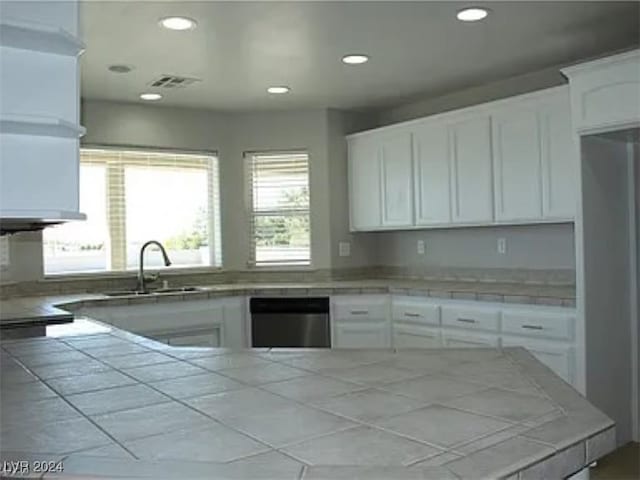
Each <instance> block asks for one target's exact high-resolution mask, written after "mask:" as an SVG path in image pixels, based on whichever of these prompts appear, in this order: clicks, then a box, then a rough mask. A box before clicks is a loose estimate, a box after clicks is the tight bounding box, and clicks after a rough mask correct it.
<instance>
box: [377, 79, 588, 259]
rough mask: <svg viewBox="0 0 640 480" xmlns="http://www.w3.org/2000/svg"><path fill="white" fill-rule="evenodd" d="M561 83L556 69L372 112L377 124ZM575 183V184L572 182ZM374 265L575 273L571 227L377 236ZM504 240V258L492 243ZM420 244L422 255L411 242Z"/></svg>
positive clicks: (422, 115) (390, 233)
mask: <svg viewBox="0 0 640 480" xmlns="http://www.w3.org/2000/svg"><path fill="white" fill-rule="evenodd" d="M564 83H566V79H565V78H564V77H563V76H562V75H561V74H560V72H559V68H556V67H554V68H548V69H545V70H542V71H538V72H533V73H529V74H526V75H520V76H517V77H512V78H508V79H505V80H501V81H497V82H493V83H488V84H485V85H480V86H477V87H474V88H469V89H467V90H463V91H460V92H456V93H453V94H450V95H445V96H442V97H436V98H421V99H420V98H419V99H414V100H413V101H411V102H408V103H405V104H403V105H400V106H397V107H393V108H389V109H385V110H381V111H379V112H378V124H379V126H383V125H388V124H392V123H397V122H401V121H406V120H411V119H414V118H419V117H424V116H428V115H433V114H436V113H440V112H446V111H449V110H455V109H459V108H464V107H469V106H472V105H477V104H480V103H485V102H489V101H493V100H498V99H501V98H507V97H511V96H514V95H519V94H524V93H528V92H532V91H536V90H541V89H544V88H549V87H553V86H557V85H561V84H564ZM576 181H577V180H576ZM376 236H377V248H376V254H375V256H376V258H375V263H380V264H382V265H393V266H408V267H411V266H425V267H430V266H431V267H436V266H437V267H444V266H447V267H462V268H531V269H547V268H558V269H575V249H574V234H573V224H563V225H535V226H524V227H520V226H518V227H483V228H461V229H449V230H422V231H407V232H389V233H379V234H376ZM499 237H504V238H506V239H507V253H506V255H499V254H498V253H497V245H496V242H497V239H498V238H499ZM419 239H422V240H424V241H425V244H426V250H425V255H418V254H417V248H416V242H417V241H418V240H419Z"/></svg>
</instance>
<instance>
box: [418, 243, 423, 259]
mask: <svg viewBox="0 0 640 480" xmlns="http://www.w3.org/2000/svg"><path fill="white" fill-rule="evenodd" d="M418 255H424V240H418Z"/></svg>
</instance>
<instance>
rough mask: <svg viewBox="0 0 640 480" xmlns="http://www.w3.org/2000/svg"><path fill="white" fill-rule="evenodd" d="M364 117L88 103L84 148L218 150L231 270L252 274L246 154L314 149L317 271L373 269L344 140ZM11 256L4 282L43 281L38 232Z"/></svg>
mask: <svg viewBox="0 0 640 480" xmlns="http://www.w3.org/2000/svg"><path fill="white" fill-rule="evenodd" d="M358 118H359V117H358V116H357V115H347V114H345V113H343V112H339V111H327V110H312V111H295V112H284V111H283V112H246V113H235V114H228V113H221V112H212V111H207V110H198V109H186V108H172V107H162V106H155V105H154V106H148V105H140V104H129V103H112V102H102V101H85V102H83V104H82V123H83V125H84V126H85V127H86V128H87V134H86V135H85V137H84V138H83V144H84V145H127V146H142V147H153V148H171V149H184V150H199V151H216V152H218V154H219V158H220V177H221V189H220V190H221V191H220V194H221V207H222V209H221V210H222V212H221V213H222V215H221V217H222V218H221V221H222V254H223V264H224V267H225V269H233V270H243V269H246V268H247V261H248V259H249V243H248V236H247V234H246V231H247V226H248V222H247V216H246V202H245V194H244V191H245V188H244V161H243V153H244V152H245V151H260V150H290V149H304V150H308V152H309V156H310V171H311V175H310V182H311V212H312V214H311V232H312V262H313V267H314V268H316V269H328V268H336V267H358V266H363V265H365V264H366V262H367V261H368V255H367V253H366V252H367V251H368V246H367V245H368V244H367V241H366V236H360V237H357V238H354V237H352V236H350V235H349V234H348V215H347V214H346V212H347V211H348V210H347V208H348V207H347V205H348V204H347V201H346V192H347V176H346V142H345V140H344V135H345V134H346V133H350V132H351V131H353V129H355V128H357V127H358V126H360V125H363V123H362V122H361V121H357V119H358ZM334 193H335V195H334ZM345 239H346V240H350V241H352V242H353V245H352V251H353V255H352V256H351V257H344V258H343V257H338V255H337V242H338V241H339V240H345ZM360 244H362V246H361V245H360ZM10 252H11V265H10V266H9V267H8V268H6V269H4V270H3V271H2V272H1V276H0V282H2V283H8V282H13V281H23V280H34V279H39V278H41V277H42V270H43V269H42V254H41V237H40V236H39V235H35V236H34V235H30V234H19V235H16V236H14V237H12V238H11V240H10Z"/></svg>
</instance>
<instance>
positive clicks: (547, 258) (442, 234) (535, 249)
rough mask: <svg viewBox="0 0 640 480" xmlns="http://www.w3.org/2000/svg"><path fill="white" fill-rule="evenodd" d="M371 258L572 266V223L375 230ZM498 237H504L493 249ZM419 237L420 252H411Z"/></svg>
mask: <svg viewBox="0 0 640 480" xmlns="http://www.w3.org/2000/svg"><path fill="white" fill-rule="evenodd" d="M376 235H377V242H378V248H377V249H376V250H377V258H376V259H375V260H376V263H379V264H382V265H391V266H404V267H453V268H523V269H575V253H574V241H573V224H557V225H530V226H513V227H481V228H458V229H449V230H418V231H407V232H384V233H378V234H376ZM498 238H505V239H506V241H507V252H506V254H504V255H502V254H498V251H497V241H498ZM418 240H424V242H425V253H424V255H419V254H418V253H417V242H418Z"/></svg>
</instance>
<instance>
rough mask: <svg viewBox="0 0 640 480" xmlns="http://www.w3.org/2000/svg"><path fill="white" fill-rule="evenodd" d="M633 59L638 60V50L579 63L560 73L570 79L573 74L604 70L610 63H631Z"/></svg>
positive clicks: (639, 57)
mask: <svg viewBox="0 0 640 480" xmlns="http://www.w3.org/2000/svg"><path fill="white" fill-rule="evenodd" d="M635 59H640V50H639V49H634V50H629V51H627V52H622V53H618V54H616V55H608V56H606V57H603V58H598V59H596V60H591V61H588V62H584V61H581V62H580V63H578V64H576V65H571V66H569V67H565V68H561V69H560V72H562V74H563V75H564V76H565V77H567V78H569V79H570V78H571V77H572V76H574V75H575V74H581V73H584V72H588V71H589V70H597V69H599V68H603V67H604V68H606V67H609V66H610V64H612V63H616V64H617V63H624V62H628V61H633V60H635Z"/></svg>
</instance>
